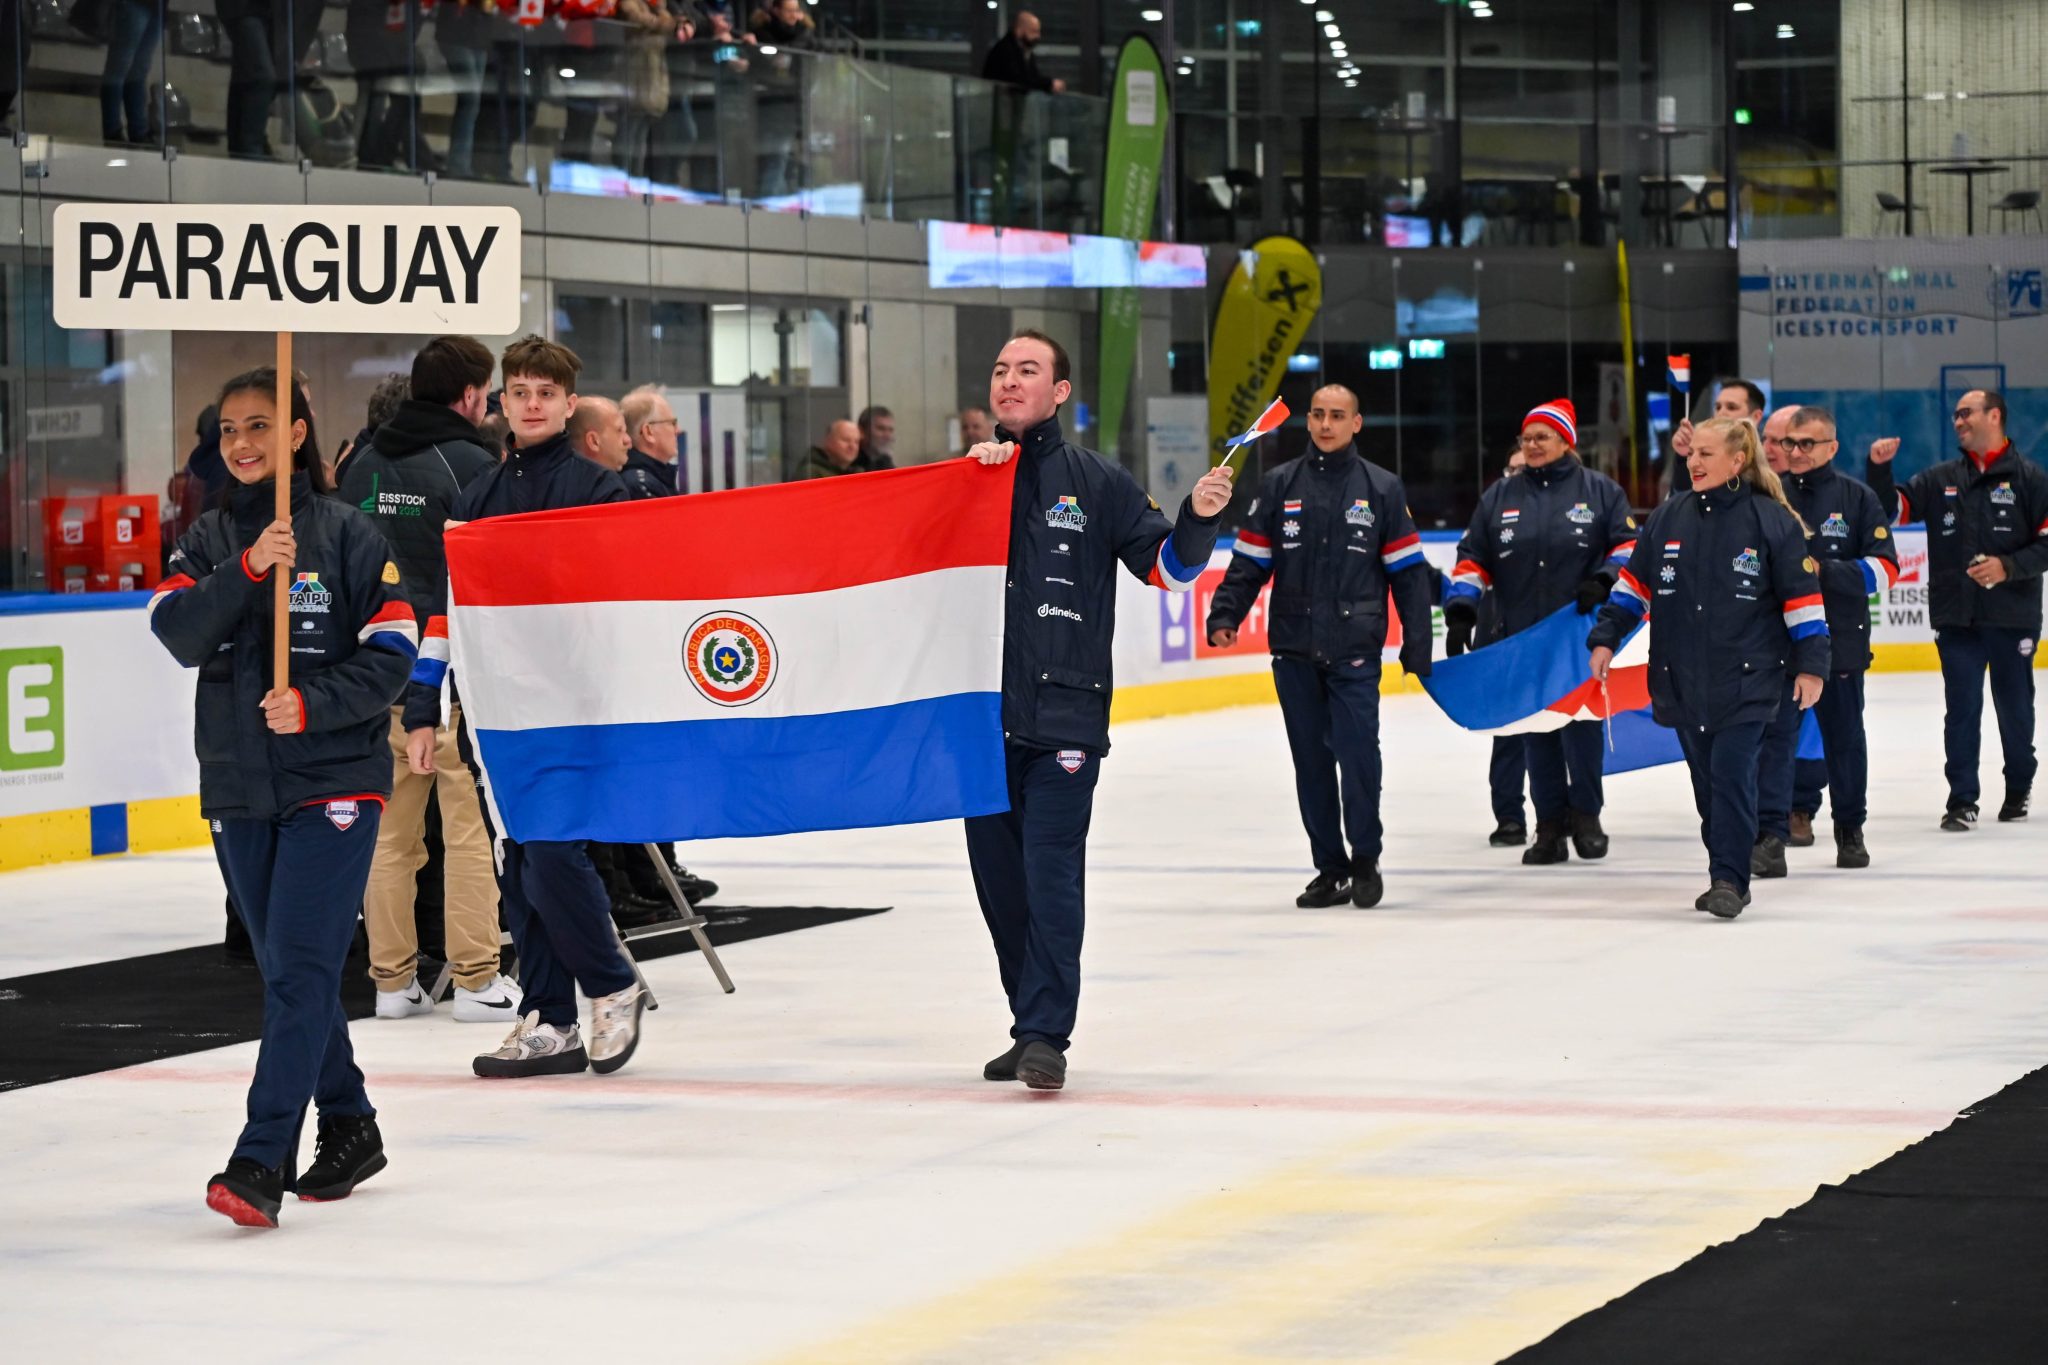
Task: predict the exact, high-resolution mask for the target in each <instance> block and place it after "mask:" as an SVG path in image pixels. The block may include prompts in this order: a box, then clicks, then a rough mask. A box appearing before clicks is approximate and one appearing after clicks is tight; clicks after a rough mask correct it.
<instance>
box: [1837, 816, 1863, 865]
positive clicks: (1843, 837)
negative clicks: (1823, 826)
mask: <svg viewBox="0 0 2048 1365" xmlns="http://www.w3.org/2000/svg"><path fill="white" fill-rule="evenodd" d="M1835 866H1836V867H1869V866H1870V850H1869V849H1867V848H1865V847H1863V828H1862V826H1860V825H1836V826H1835Z"/></svg>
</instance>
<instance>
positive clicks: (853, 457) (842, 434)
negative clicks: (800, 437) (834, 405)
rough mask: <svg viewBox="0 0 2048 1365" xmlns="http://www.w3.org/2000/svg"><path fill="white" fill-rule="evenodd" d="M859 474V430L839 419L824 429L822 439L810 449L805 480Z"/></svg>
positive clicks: (843, 418)
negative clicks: (809, 463) (809, 460)
mask: <svg viewBox="0 0 2048 1365" xmlns="http://www.w3.org/2000/svg"><path fill="white" fill-rule="evenodd" d="M859 472H860V428H859V427H858V426H856V425H854V423H853V420H852V419H851V418H847V417H841V418H839V419H838V420H837V421H835V422H833V423H832V425H830V426H828V427H826V428H825V436H824V439H823V440H821V441H819V442H818V444H816V445H815V446H812V447H811V466H810V470H809V472H808V473H807V474H805V476H804V477H805V478H810V479H829V478H831V477H832V476H833V475H835V474H858V473H859Z"/></svg>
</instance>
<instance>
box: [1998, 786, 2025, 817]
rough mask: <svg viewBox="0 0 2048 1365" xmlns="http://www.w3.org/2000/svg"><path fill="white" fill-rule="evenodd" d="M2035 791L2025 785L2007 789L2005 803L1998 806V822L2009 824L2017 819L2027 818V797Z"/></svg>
mask: <svg viewBox="0 0 2048 1365" xmlns="http://www.w3.org/2000/svg"><path fill="white" fill-rule="evenodd" d="M2032 794H2033V793H2032V792H2031V791H2029V790H2028V789H2027V788H2025V787H2011V788H2008V789H2007V790H2006V793H2005V804H2004V805H2002V806H2000V807H1999V808H1998V823H1999V824H2001V825H2009V824H2011V823H2012V822H2013V821H2015V820H2024V819H2026V818H2027V798H2028V797H2029V796H2031V795H2032Z"/></svg>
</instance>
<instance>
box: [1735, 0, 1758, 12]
mask: <svg viewBox="0 0 2048 1365" xmlns="http://www.w3.org/2000/svg"><path fill="white" fill-rule="evenodd" d="M1755 8H1756V6H1755V5H1752V4H1750V3H1749V0H1735V12H1736V13H1737V14H1747V13H1749V12H1750V11H1751V10H1753V9H1755Z"/></svg>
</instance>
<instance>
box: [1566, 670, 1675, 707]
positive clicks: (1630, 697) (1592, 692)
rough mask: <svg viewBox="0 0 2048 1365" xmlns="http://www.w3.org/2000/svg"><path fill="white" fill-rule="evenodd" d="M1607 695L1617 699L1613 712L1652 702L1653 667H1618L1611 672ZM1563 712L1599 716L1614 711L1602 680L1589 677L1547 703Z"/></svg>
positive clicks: (1608, 676) (1608, 679)
mask: <svg viewBox="0 0 2048 1365" xmlns="http://www.w3.org/2000/svg"><path fill="white" fill-rule="evenodd" d="M1607 696H1608V697H1610V698H1612V699H1613V701H1614V709H1613V712H1612V713H1611V714H1614V715H1617V716H1618V715H1620V714H1621V713H1622V712H1623V711H1640V710H1642V709H1643V708H1644V707H1645V706H1648V705H1649V704H1650V670H1649V669H1648V668H1647V667H1642V668H1617V669H1613V670H1611V671H1609V673H1608V674H1607ZM1544 710H1546V711H1555V712H1557V713H1558V714H1559V715H1561V716H1570V715H1576V714H1578V713H1579V712H1580V711H1586V712H1588V713H1590V714H1592V715H1595V716H1605V715H1608V714H1610V713H1609V711H1608V709H1607V700H1606V699H1605V698H1603V697H1601V695H1600V680H1599V679H1598V678H1588V679H1587V680H1586V681H1585V682H1583V683H1581V684H1579V685H1578V686H1577V687H1575V688H1573V689H1572V690H1571V691H1569V692H1567V693H1565V694H1564V695H1563V696H1562V697H1559V698H1558V699H1557V700H1556V701H1554V702H1552V703H1550V705H1549V706H1547V707H1545V708H1544Z"/></svg>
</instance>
